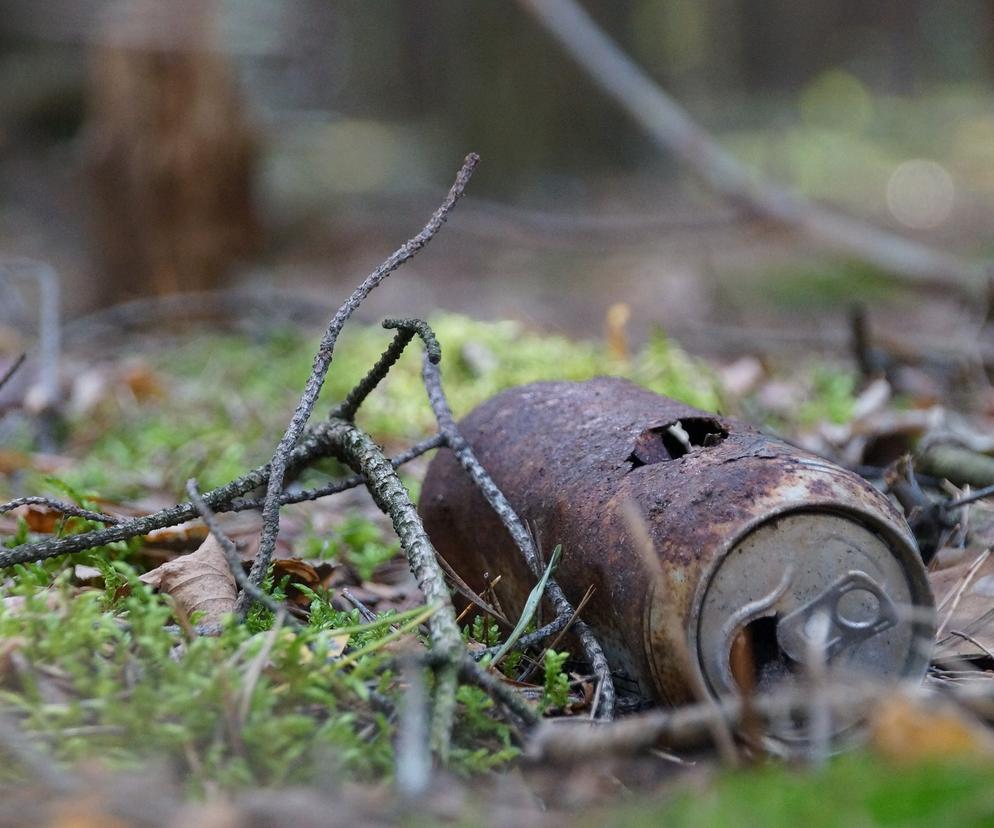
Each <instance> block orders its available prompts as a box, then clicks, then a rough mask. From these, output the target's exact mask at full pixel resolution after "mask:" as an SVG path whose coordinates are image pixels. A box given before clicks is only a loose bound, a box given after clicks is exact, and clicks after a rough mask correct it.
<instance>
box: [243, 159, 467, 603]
mask: <svg viewBox="0 0 994 828" xmlns="http://www.w3.org/2000/svg"><path fill="white" fill-rule="evenodd" d="M479 160H480V159H479V156H478V155H476V154H475V153H472V154H470V155H468V156H466V160H465V161H464V162H463V165H462V167H461V168H460V170H459V172H458V174H457V175H456V180H455V183H453V185H452V187H451V189H450V190H449V192H448V194H447V195H446V197H445V200H444V201H443V202H442V204H441V206H440V207H439V208H438V209H437V210H436V211H435V213H434V214H433V215H432V217H431V219H430V220H429V221H428V223H427V224H426V225H425V226H424V228H423V229H422V230H421V232H420V233H418V234H417V235H416V236H414V237H413V238H411V239H409V240H408V241H407V242H405V243H404V244H403V245H402V246H401V247H400V248H398V249H397V250H396V251H395V252H394V253H393V254H392V255H391V256H390V257H389V258H388V259H386V261H384V262H383V263H382V264H381V265H380V266H379V267H378V268H376V270H374V271H373V272H372V273H370V274H369V276H367V277H366V279H365V280H364V281H363V283H362V284H361V285H359V287H357V288H356V289H355V291H354V292H353V293H352V295H351V296H350V297H349V298H348V299H347V300H346V301H345V303H344V304H343V305H342V306H341V307H340V308H339V309H338V312H337V313H336V314H335V316H334V318H333V319H332V320H331V322H330V323H329V325H328V328H327V330H326V331H325V334H324V336H323V337H322V338H321V344H320V345H319V346H318V350H317V353H316V354H315V356H314V366H313V368H312V369H311V375H310V377H308V379H307V383H306V385H305V386H304V393H303V394H302V395H301V397H300V402H299V403H298V404H297V408H296V410H295V411H294V413H293V416H292V417H291V418H290V424H289V425H288V426H287V429H286V432H285V433H284V435H283V438H282V439H281V440H280V442H279V444H278V445H277V447H276V451H275V453H274V454H273V459H272V461H271V463H270V473H269V480H268V482H267V488H266V501H265V504H264V506H263V510H262V520H263V525H262V537H261V540H260V543H259V552H258V553H257V554H256V557H255V561H254V563H253V564H252V571H251V572H250V573H249V577H250V578H251V579H252V582H253V583H255V584H259V583H262V579H263V577H264V576H265V574H266V571H267V570H268V568H269V563H270V561H271V560H272V556H273V550H274V549H275V547H276V537H277V535H278V534H279V525H280V497H281V495H282V494H283V482H284V479H285V477H286V471H287V464H288V462H289V457H290V454H291V452H292V451H293V449H294V447H295V446H296V445H297V441H298V440H299V439H300V436H301V435H302V434H303V432H304V428H305V426H306V425H307V421H308V420H309V419H310V416H311V412H312V411H313V410H314V405H315V403H316V402H317V398H318V395H319V394H320V393H321V387H322V386H323V385H324V379H325V376H327V373H328V369H329V368H330V367H331V359H332V355H333V353H334V350H335V342H336V341H337V339H338V334H339V333H340V332H341V330H342V328H343V327H344V325H345V323H346V322H347V321H348V319H349V317H350V316H352V314H353V313H354V312H355V310H356V308H358V307H359V305H360V304H362V301H363V300H364V299H365V298H366V297H367V296H368V295H369V293H370V292H371V291H372V290H373V289H374V288H375V287H376V286H377V285H379V284H380V283H381V282H382V281H383V280H384V279H385V278H387V276H389V275H390V274H391V273H393V272H394V271H395V270H396V269H397V268H398V267H400V266H401V265H402V264H403V263H404V262H406V261H407V260H408V259H410V258H412V257H413V256H415V255H416V254H417V253H418V251H420V250H421V249H422V248H423V247H424V246H425V245H426V244H428V242H430V241H431V240H432V238H434V237H435V235H436V234H437V233H438V231H439V230H440V229H441V227H442V225H443V224H444V223H445V219H446V217H447V216H448V214H449V212H450V211H451V210H452V208H453V207H454V206H455V204H456V202H457V201H458V200H459V198H460V197H461V196H462V194H463V192H464V191H465V189H466V185H467V184H468V183H469V179H470V177H471V176H472V174H473V171H474V170H475V169H476V165H477V164H478V163H479ZM391 471H392V469H391ZM245 595H246V594H245V593H243V598H244V597H245Z"/></svg>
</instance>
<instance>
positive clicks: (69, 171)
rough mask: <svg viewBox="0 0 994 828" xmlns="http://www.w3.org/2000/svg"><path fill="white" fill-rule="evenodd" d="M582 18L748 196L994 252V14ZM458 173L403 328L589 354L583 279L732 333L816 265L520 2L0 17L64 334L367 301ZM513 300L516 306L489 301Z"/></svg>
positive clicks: (38, 8) (614, 9)
mask: <svg viewBox="0 0 994 828" xmlns="http://www.w3.org/2000/svg"><path fill="white" fill-rule="evenodd" d="M584 5H585V7H586V8H587V9H588V10H589V11H590V12H591V13H592V14H593V15H594V16H595V17H596V18H597V20H598V22H600V23H601V24H602V25H603V26H604V28H605V29H606V30H607V31H608V32H609V34H611V35H612V36H613V37H614V38H616V39H617V41H618V42H619V43H620V44H621V45H622V46H623V47H624V48H625V49H626V50H627V51H629V53H630V54H632V55H633V56H634V58H635V59H636V60H637V61H638V62H639V63H640V64H641V65H642V66H643V67H644V68H645V69H646V70H647V71H648V72H649V73H650V74H651V75H652V76H653V77H654V78H655V79H657V80H658V81H659V82H660V83H661V84H662V85H663V86H664V88H666V89H667V90H668V91H669V92H670V93H672V94H673V95H675V96H676V97H677V98H678V99H679V100H681V101H682V102H683V103H685V104H686V105H687V106H688V107H689V109H690V110H691V111H692V112H693V113H694V115H695V116H696V117H698V118H699V120H700V121H701V122H702V123H703V124H704V125H705V126H706V127H707V128H708V129H710V130H711V131H712V132H713V133H715V134H716V135H717V136H718V137H719V138H720V139H721V140H722V141H723V142H724V143H725V144H726V145H727V146H728V147H729V148H730V149H731V150H732V151H733V152H734V153H735V154H736V155H738V156H739V157H740V158H741V159H743V160H744V161H746V162H747V163H748V164H749V165H750V166H751V167H752V168H754V169H755V170H756V172H757V174H762V175H765V176H769V177H772V178H773V179H776V180H778V181H781V182H784V183H787V184H789V185H791V186H793V187H795V188H797V189H798V190H799V191H800V192H802V193H804V194H806V195H809V196H811V197H814V198H817V199H824V200H826V201H829V202H832V203H835V204H837V205H840V206H842V207H844V208H846V209H848V210H850V211H853V212H856V213H859V214H860V215H864V216H867V217H869V218H871V219H873V220H876V221H878V222H880V223H883V224H887V225H891V226H893V227H895V228H897V229H899V230H901V231H902V232H906V233H909V234H914V235H919V236H922V237H923V238H925V239H926V240H928V241H930V242H932V243H936V244H940V245H947V246H953V247H956V248H958V249H959V250H961V251H963V252H967V253H969V252H981V251H989V250H990V249H991V246H990V240H989V233H988V232H987V230H988V228H989V221H988V219H987V215H988V212H989V209H990V206H991V201H992V199H994V110H992V107H991V82H992V80H994V3H992V2H988V1H987V0H984V2H980V0H975V1H974V2H966V1H965V0H942V2H940V0H881V2H876V3H865V2H860V1H859V0H802V1H801V2H786V1H785V0H768V1H766V2H757V0H610V1H609V0H591V1H590V2H587V3H585V4H584ZM468 150H475V151H478V152H480V153H481V155H482V156H483V158H484V162H485V163H484V165H483V166H482V167H481V170H480V173H479V175H478V176H477V178H476V179H475V180H474V182H473V187H472V192H471V197H470V200H469V201H468V202H467V203H468V204H470V203H471V204H473V205H475V210H476V212H475V213H474V208H467V209H466V210H465V213H467V214H468V215H466V216H465V218H463V219H462V220H459V219H457V220H455V221H454V225H455V226H457V227H460V226H461V227H462V228H463V230H462V232H463V234H464V236H468V237H469V238H468V240H467V239H465V238H464V239H462V241H463V242H464V243H462V244H460V243H458V241H457V243H455V244H454V245H453V246H452V247H451V248H450V250H449V252H448V253H446V254H444V256H443V257H442V258H433V259H431V260H430V267H431V269H432V279H433V283H432V284H433V285H434V286H433V287H428V288H425V287H424V284H423V282H421V281H418V277H417V276H415V277H414V279H413V282H412V290H411V295H410V296H407V295H403V296H402V301H404V302H406V303H407V304H413V305H418V304H419V302H420V305H421V306H420V307H413V308H411V310H413V311H418V312H427V310H430V309H432V308H434V307H436V306H441V307H443V308H446V309H451V310H459V311H467V312H470V313H473V314H474V315H478V316H508V315H510V316H516V317H518V318H522V319H525V320H526V321H527V320H529V319H534V320H535V321H538V322H540V323H542V324H548V323H549V322H550V321H551V320H554V319H555V320H556V321H557V323H558V324H562V325H563V326H564V327H565V328H567V329H569V330H571V331H576V330H587V331H589V330H590V327H591V322H592V321H593V320H594V319H596V313H591V312H584V311H583V309H582V308H580V307H578V306H569V303H567V305H566V306H565V307H564V306H563V305H562V304H558V305H557V302H556V300H557V299H559V298H561V296H560V295H561V293H562V292H563V290H564V287H565V285H566V284H567V279H568V280H569V289H570V291H571V292H572V291H575V292H577V293H582V292H583V291H585V290H586V291H587V293H586V294H584V295H585V296H586V297H587V302H586V304H587V305H589V306H594V307H597V308H598V311H597V312H598V313H599V312H601V310H602V307H603V305H604V304H605V302H606V300H605V301H601V297H599V295H598V291H600V292H614V293H616V294H621V295H620V296H619V297H616V298H622V299H625V300H626V301H630V302H632V303H633V305H634V306H635V307H636V309H637V310H636V318H635V320H634V321H635V323H636V325H639V324H642V325H643V326H644V330H646V331H647V330H648V326H650V325H651V323H654V322H656V321H663V322H665V323H670V322H673V321H677V322H685V321H686V320H687V319H713V318H715V317H718V316H723V315H724V316H727V315H728V310H727V308H723V307H722V306H723V304H726V297H724V295H723V294H722V293H721V283H722V280H723V278H724V277H727V276H728V274H729V272H731V273H732V274H733V275H737V274H738V273H739V272H740V271H741V270H742V269H743V268H744V267H747V269H751V270H764V269H766V267H767V265H768V264H769V259H770V257H771V255H773V257H774V258H775V256H776V254H780V253H783V252H784V248H786V252H787V254H788V257H790V256H794V255H795V254H796V252H797V251H796V250H794V249H793V248H792V246H791V244H788V243H787V242H785V241H784V240H783V239H781V238H777V237H775V238H774V240H773V241H774V244H771V243H770V238H769V237H768V235H765V234H764V231H763V230H762V229H761V228H760V229H759V230H757V229H756V228H755V227H752V226H745V227H743V226H741V223H739V222H737V221H736V220H735V218H734V216H733V217H731V218H729V216H728V214H727V205H721V204H719V203H717V202H716V200H715V199H714V198H713V197H712V196H710V195H709V194H708V193H706V192H704V191H703V190H702V189H701V188H700V187H699V186H698V184H697V183H696V182H695V181H693V180H690V179H689V178H687V177H686V176H685V175H683V174H682V172H681V170H680V169H679V168H678V167H677V166H675V165H674V164H673V163H672V162H671V161H670V160H669V159H667V158H666V157H664V156H661V155H660V154H659V153H658V151H656V150H655V149H654V148H653V147H652V146H651V145H650V144H649V143H648V141H647V140H646V139H645V138H644V137H643V136H642V135H641V134H640V133H639V131H638V130H637V128H636V127H635V126H634V125H633V124H632V123H631V122H630V121H629V119H628V118H627V117H626V116H625V115H623V114H622V113H621V112H620V111H619V110H618V109H617V108H616V106H615V104H614V103H613V102H611V101H609V100H607V99H606V98H605V97H604V96H603V95H602V94H600V93H599V92H598V91H596V90H595V89H594V88H593V87H592V85H591V84H590V83H589V81H588V80H587V79H586V78H585V77H584V76H583V75H582V74H581V72H580V71H579V70H578V69H577V68H576V67H575V66H574V65H573V64H572V63H571V62H570V61H569V60H568V59H567V58H566V57H565V56H564V55H563V54H562V53H561V52H560V50H559V49H558V48H557V47H555V45H554V44H553V43H552V42H551V41H550V40H549V38H548V36H547V35H546V34H545V33H544V32H542V31H541V30H540V29H539V28H538V26H537V25H536V24H535V23H534V21H532V20H531V19H530V18H529V17H528V16H527V15H526V13H525V12H524V11H523V10H522V9H521V8H520V7H519V6H517V5H516V4H513V3H494V2H483V1H482V0H465V2H464V1H462V0H460V1H459V2H456V0H451V1H450V2H427V0H383V2H378V3H363V2H357V0H337V1H335V2H333V1H332V0H282V2H277V0H215V2H194V1H193V0H176V2H171V3H169V4H168V5H165V4H155V3H152V2H148V0H52V1H51V2H46V3H44V4H41V3H34V2H30V0H0V193H2V195H0V245H2V249H3V250H4V252H5V253H7V254H10V255H25V256H31V257H35V258H43V259H45V260H47V261H50V262H52V263H53V264H55V265H56V266H57V267H58V269H59V271H60V272H61V273H62V277H63V280H64V282H65V283H67V284H68V285H69V286H70V288H71V289H70V290H68V291H66V294H67V301H66V303H65V304H66V305H67V307H68V309H69V311H70V312H71V313H81V312H85V311H92V310H93V309H95V308H98V307H102V306H105V305H107V304H111V303H113V302H116V301H119V300H121V299H126V298H133V297H135V296H140V295H145V294H162V293H171V292H174V291H176V290H198V289H208V288H217V287H222V286H226V285H232V284H259V283H262V284H267V285H272V284H276V285H279V286H282V287H287V288H291V289H301V290H305V291H306V290H309V289H310V290H313V289H314V287H315V285H322V286H326V285H327V284H328V279H329V274H332V275H331V276H330V278H331V279H332V281H333V282H334V283H335V284H336V285H337V284H338V282H339V279H345V282H346V283H350V282H351V281H353V279H354V278H355V277H354V276H352V275H349V276H348V278H347V279H346V278H345V276H344V275H342V276H339V275H338V274H340V273H342V271H343V270H345V269H346V268H356V267H365V265H366V263H367V261H370V260H371V258H370V257H372V256H373V255H374V254H373V253H372V252H371V251H370V248H371V247H373V248H374V249H375V250H377V251H382V249H383V248H384V247H385V246H388V245H391V244H393V243H394V242H395V241H397V240H399V238H401V237H402V236H403V235H404V234H406V233H407V232H409V231H410V230H411V229H412V228H413V227H414V226H416V223H417V221H419V220H420V218H419V217H420V216H421V215H422V214H423V212H424V210H425V205H426V204H429V203H430V202H429V201H428V200H427V198H428V197H427V195H426V193H427V192H428V191H431V192H432V193H436V192H437V191H438V190H439V189H441V187H442V186H443V184H442V182H446V181H447V180H448V177H449V176H450V175H451V172H452V170H453V169H454V168H455V166H456V165H457V163H458V159H459V158H461V157H462V155H463V154H465V152H466V151H468ZM647 215H648V216H651V217H654V218H659V220H660V221H659V224H658V226H656V225H654V224H653V223H652V222H651V221H650V222H649V223H648V225H646V226H645V227H644V228H643V230H642V231H638V230H637V222H636V223H635V225H633V223H632V221H626V220H629V219H632V218H633V217H641V219H642V220H643V221H644V220H645V219H646V216H647ZM633 226H636V230H635V231H633V230H632V227H633ZM401 228H403V229H401ZM633 232H634V237H633V236H632V233H633ZM578 248H579V249H582V252H583V253H584V256H583V260H584V264H583V265H582V267H577V266H576V262H575V261H572V260H571V259H570V255H571V253H572V252H574V251H575V250H576V249H578ZM591 248H593V249H594V252H595V253H596V254H597V255H596V256H591V255H590V253H591ZM805 255H807V254H806V253H805ZM592 260H593V261H594V264H591V261H592ZM360 263H361V264H360ZM843 270H844V268H843ZM467 271H469V272H471V273H472V277H473V278H470V277H469V276H467V275H466V274H467ZM607 274H612V276H613V277H614V278H613V279H612V281H611V284H610V285H608V286H607V287H605V286H604V282H605V280H606V278H607ZM498 277H499V278H501V279H507V280H510V281H511V283H513V285H514V286H516V287H521V288H522V291H523V293H524V294H525V295H526V297H527V299H526V300H522V301H520V302H517V303H515V302H511V301H509V300H508V299H507V296H506V294H505V291H504V289H503V288H504V286H503V285H502V286H501V288H500V289H499V291H496V292H495V291H492V290H488V289H486V288H484V289H483V290H478V289H474V287H473V286H472V285H473V284H474V283H477V284H479V283H485V282H487V281H488V280H490V279H496V278H498ZM727 280H728V279H726V281H727ZM856 281H859V279H856ZM647 285H648V287H647ZM422 288H424V289H422ZM647 294H648V296H647ZM662 296H665V299H666V301H665V302H664V301H662V299H661V298H660V297H662ZM653 297H655V298H653ZM647 299H648V300H649V301H647ZM408 300H411V301H408ZM374 313H375V309H374ZM557 313H558V317H557Z"/></svg>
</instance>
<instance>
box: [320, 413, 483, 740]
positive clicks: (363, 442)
mask: <svg viewBox="0 0 994 828" xmlns="http://www.w3.org/2000/svg"><path fill="white" fill-rule="evenodd" d="M328 425H329V440H330V441H331V443H332V445H333V446H334V447H335V448H336V450H337V453H338V454H339V456H340V457H341V459H342V460H343V461H344V462H345V463H347V464H348V465H349V466H351V467H352V468H353V469H354V470H355V471H357V472H359V473H360V474H361V475H362V476H363V478H364V479H365V481H366V487H367V488H368V489H369V492H370V494H371V495H372V496H373V500H374V501H375V502H376V505H377V506H379V508H380V509H381V510H382V511H383V512H384V513H385V514H386V515H388V516H389V517H390V520H391V522H392V523H393V528H394V531H395V532H396V533H397V537H398V538H399V539H400V546H401V549H403V550H404V554H405V555H407V561H408V564H409V565H410V567H411V571H412V572H413V573H414V577H415V578H416V579H417V582H418V587H419V589H420V590H421V594H422V595H424V597H425V600H426V601H427V602H428V604H429V605H433V606H437V607H439V608H440V609H439V611H438V612H436V613H435V614H434V615H433V616H432V617H431V619H430V620H429V622H428V629H429V632H430V636H431V645H432V651H433V652H435V653H437V654H440V655H441V657H442V658H443V659H444V660H445V661H444V663H443V665H442V666H440V667H439V669H438V671H437V672H436V680H435V709H434V712H433V715H432V727H431V734H432V747H433V749H434V750H435V751H436V752H437V753H438V754H439V755H440V756H441V757H443V758H444V757H446V756H447V754H448V745H449V737H450V734H451V730H452V721H453V717H454V715H455V691H456V677H457V671H458V664H459V662H460V660H461V659H462V658H463V656H464V654H465V651H464V648H463V643H462V636H461V635H460V633H459V626H458V625H457V624H456V616H455V611H454V610H453V607H452V599H451V597H450V596H449V591H448V589H447V588H446V586H445V577H444V575H443V573H442V569H441V567H440V566H439V565H438V560H437V558H436V555H435V548H434V547H433V546H432V543H431V541H430V540H429V539H428V535H427V534H425V530H424V527H423V526H422V525H421V518H420V517H419V516H418V512H417V509H416V508H415V507H414V504H413V503H412V502H411V498H410V496H409V495H408V493H407V490H406V489H405V488H404V484H403V483H401V481H400V478H399V477H398V476H397V472H396V471H395V470H394V468H393V466H392V465H391V464H390V461H389V460H388V459H387V458H386V457H385V456H384V455H383V452H382V451H381V450H380V448H379V446H377V445H376V443H374V442H373V440H372V438H371V437H370V436H369V435H368V434H366V433H365V432H364V431H362V429H360V428H358V427H357V426H355V425H354V424H353V423H350V422H347V421H345V420H332V421H330V422H329V424H328Z"/></svg>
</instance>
